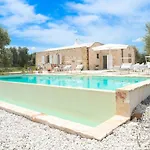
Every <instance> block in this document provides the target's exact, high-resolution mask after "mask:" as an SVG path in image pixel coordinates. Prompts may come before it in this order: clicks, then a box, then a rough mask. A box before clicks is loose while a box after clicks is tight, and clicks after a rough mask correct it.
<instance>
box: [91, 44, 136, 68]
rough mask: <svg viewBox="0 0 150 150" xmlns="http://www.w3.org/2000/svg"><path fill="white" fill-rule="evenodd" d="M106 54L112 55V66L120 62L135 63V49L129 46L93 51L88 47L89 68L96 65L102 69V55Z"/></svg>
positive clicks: (118, 64)
mask: <svg viewBox="0 0 150 150" xmlns="http://www.w3.org/2000/svg"><path fill="white" fill-rule="evenodd" d="M122 51H123V54H122ZM97 55H98V57H97ZM108 55H111V56H112V66H113V67H114V66H121V64H122V63H132V64H135V49H134V48H132V47H130V46H129V47H128V48H126V49H116V50H104V51H93V50H92V49H90V51H89V58H90V59H89V69H90V70H94V69H95V66H96V65H97V66H99V69H104V66H103V58H104V57H103V56H108ZM122 56H123V57H122Z"/></svg>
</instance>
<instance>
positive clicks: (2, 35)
mask: <svg viewBox="0 0 150 150" xmlns="http://www.w3.org/2000/svg"><path fill="white" fill-rule="evenodd" d="M9 43H10V38H9V35H8V32H7V31H6V30H4V29H3V28H1V27H0V49H3V48H4V47H5V46H6V45H9Z"/></svg>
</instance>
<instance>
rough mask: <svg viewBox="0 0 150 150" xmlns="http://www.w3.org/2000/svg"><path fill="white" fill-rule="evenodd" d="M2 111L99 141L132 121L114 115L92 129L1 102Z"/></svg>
mask: <svg viewBox="0 0 150 150" xmlns="http://www.w3.org/2000/svg"><path fill="white" fill-rule="evenodd" d="M0 109H2V110H5V111H7V112H10V113H14V114H16V115H20V116H23V117H25V118H27V119H29V120H31V121H34V122H38V123H42V124H45V125H48V126H49V127H51V128H56V129H59V130H62V131H65V132H67V133H71V134H78V135H80V136H81V137H85V138H90V139H97V140H102V139H103V138H105V137H106V136H107V135H109V134H111V133H112V132H113V130H114V129H116V128H117V127H118V126H120V125H122V124H124V123H126V122H127V121H128V120H129V119H130V117H124V116H119V115H114V116H113V117H112V118H110V119H108V120H106V121H105V122H103V123H102V124H100V125H98V126H96V127H90V126H86V125H82V124H79V123H75V122H72V121H68V120H64V119H61V118H58V117H54V116H50V115H46V114H43V113H41V112H36V111H33V110H30V109H26V108H23V107H20V106H16V105H13V104H9V103H6V102H2V101H0Z"/></svg>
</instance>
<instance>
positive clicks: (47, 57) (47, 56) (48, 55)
mask: <svg viewBox="0 0 150 150" xmlns="http://www.w3.org/2000/svg"><path fill="white" fill-rule="evenodd" d="M47 63H49V55H48V56H47Z"/></svg>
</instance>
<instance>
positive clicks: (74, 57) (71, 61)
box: [36, 42, 135, 70]
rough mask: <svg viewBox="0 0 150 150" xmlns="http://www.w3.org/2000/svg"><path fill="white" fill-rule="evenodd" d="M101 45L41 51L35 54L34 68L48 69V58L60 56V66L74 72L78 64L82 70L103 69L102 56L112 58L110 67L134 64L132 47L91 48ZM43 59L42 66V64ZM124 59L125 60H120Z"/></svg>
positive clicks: (96, 43)
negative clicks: (70, 67)
mask: <svg viewBox="0 0 150 150" xmlns="http://www.w3.org/2000/svg"><path fill="white" fill-rule="evenodd" d="M100 45H103V44H101V43H99V42H95V43H93V44H91V46H89V47H88V46H81V47H74V48H73V47H71V48H64V49H58V50H57V49H55V50H54V51H52V50H50V51H48V50H47V51H42V52H38V53H36V66H38V65H40V66H44V67H45V68H46V69H48V68H50V67H51V65H50V62H49V56H50V55H52V56H54V55H59V56H61V62H62V63H61V65H72V69H73V70H74V69H75V68H76V66H77V65H78V64H83V66H84V70H88V69H89V70H95V67H96V66H98V69H104V64H103V59H104V57H103V56H108V55H111V56H112V66H120V65H121V64H122V63H133V64H134V63H135V50H134V49H133V48H132V47H130V46H129V47H128V48H126V49H116V50H101V51H94V50H93V49H92V48H93V47H97V46H100ZM42 57H44V64H43V62H42ZM122 58H126V59H122Z"/></svg>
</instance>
